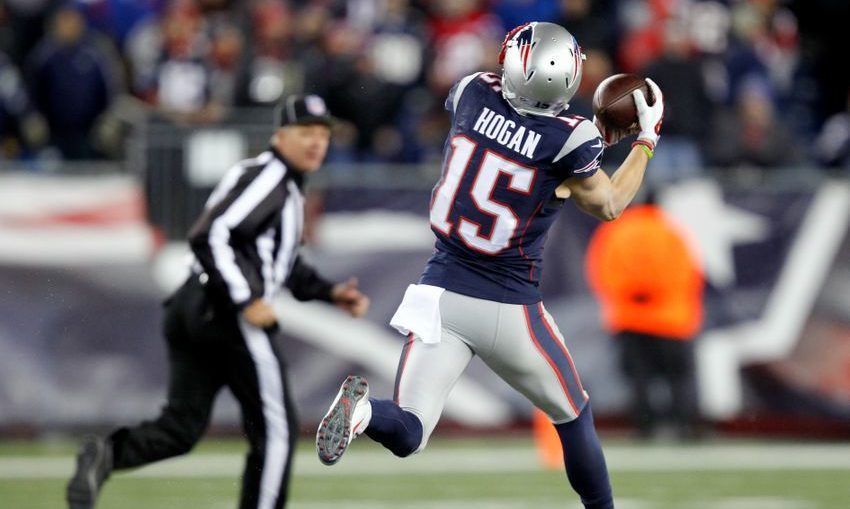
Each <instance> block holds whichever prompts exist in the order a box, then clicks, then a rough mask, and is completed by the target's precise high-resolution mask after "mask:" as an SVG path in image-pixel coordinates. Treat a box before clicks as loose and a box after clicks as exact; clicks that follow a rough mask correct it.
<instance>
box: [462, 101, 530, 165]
mask: <svg viewBox="0 0 850 509" xmlns="http://www.w3.org/2000/svg"><path fill="white" fill-rule="evenodd" d="M472 129H473V130H474V131H476V132H479V133H481V134H483V135H484V136H486V137H488V138H490V139H491V140H494V141H496V143H499V144H501V145H504V146H505V147H507V148H509V149H511V150H513V151H514V152H516V153H517V154H521V155H523V156H525V157H527V158H529V159H534V150H535V149H536V148H537V144H538V143H539V142H540V136H541V135H540V134H538V133H537V132H536V131H532V130H531V129H526V128H525V126H519V128H517V126H516V122H514V121H513V120H507V119H506V118H505V117H503V116H502V115H500V114H498V113H496V112H495V111H493V110H491V109H490V108H487V107H486V106H485V107H484V108H483V109H482V110H481V113H480V114H479V115H478V119H477V120H476V121H475V126H473V128H472Z"/></svg>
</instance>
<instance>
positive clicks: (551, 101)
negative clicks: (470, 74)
mask: <svg viewBox="0 0 850 509" xmlns="http://www.w3.org/2000/svg"><path fill="white" fill-rule="evenodd" d="M583 61H584V54H582V52H581V48H580V47H579V45H578V42H576V39H575V37H573V36H572V34H570V33H569V32H568V31H567V30H566V29H565V28H564V27H562V26H560V25H556V24H554V23H544V22H533V23H527V24H525V25H522V26H519V27H517V28H515V29H514V30H512V31H511V32H510V33H508V35H507V37H505V42H504V43H503V46H502V53H501V54H500V63H501V64H502V96H504V98H505V100H507V101H508V103H510V105H511V106H513V108H514V109H515V110H517V111H519V112H520V113H531V114H534V115H546V116H550V117H554V116H556V115H558V114H559V113H561V112H562V111H564V110H565V109H566V108H567V103H569V101H570V99H572V98H573V95H575V93H576V91H577V90H578V86H579V83H581V71H582V67H583V65H584V63H583Z"/></svg>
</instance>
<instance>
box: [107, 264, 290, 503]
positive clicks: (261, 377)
mask: <svg viewBox="0 0 850 509" xmlns="http://www.w3.org/2000/svg"><path fill="white" fill-rule="evenodd" d="M164 329H165V337H166V339H167V342H168V360H169V369H170V372H169V387H168V402H167V404H166V405H165V407H164V408H163V409H162V412H161V414H160V415H159V417H157V418H156V419H154V420H152V421H146V422H143V423H142V424H140V425H138V426H136V427H132V428H121V429H119V430H117V431H115V432H114V433H113V434H112V436H111V439H112V443H113V467H114V469H116V470H120V469H126V468H133V467H138V466H142V465H146V464H148V463H152V462H155V461H158V460H162V459H165V458H171V457H173V456H178V455H181V454H184V453H186V452H188V451H190V450H191V449H192V447H194V445H195V444H196V443H197V442H198V440H199V439H200V438H201V435H203V433H204V431H205V430H206V428H207V425H208V424H209V419H210V413H211V410H212V406H213V402H214V400H215V397H216V395H217V394H218V391H219V390H220V389H221V388H222V387H225V386H226V387H228V388H229V389H230V390H231V392H232V393H233V395H234V396H235V397H236V399H237V400H238V401H239V405H240V407H241V410H242V425H243V429H244V431H245V435H246V436H247V437H248V441H249V443H250V449H249V452H248V457H247V461H246V464H245V470H244V473H243V477H242V495H241V500H240V503H239V507H240V509H279V508H282V507H284V506H285V505H286V497H287V486H288V484H289V474H290V464H291V460H292V452H293V450H294V448H295V441H296V438H297V430H298V427H297V424H296V417H295V412H294V408H293V404H292V398H291V397H290V394H289V388H288V385H287V381H286V370H285V367H284V363H283V355H282V354H281V352H280V349H279V347H278V345H277V343H276V341H275V335H276V331H274V330H263V329H260V328H257V327H254V326H252V325H249V324H248V323H247V322H245V321H244V320H243V319H241V318H240V317H239V315H238V314H237V313H236V311H228V312H216V311H214V310H213V306H212V305H210V303H209V301H208V298H207V296H206V294H205V292H204V288H203V286H201V284H200V283H199V282H198V281H197V278H196V277H192V278H190V279H189V281H187V282H186V284H184V285H183V286H182V287H181V288H180V289H179V290H178V291H177V292H176V293H175V294H174V296H173V297H172V298H171V299H170V300H169V302H168V303H167V304H166V311H165V324H164Z"/></svg>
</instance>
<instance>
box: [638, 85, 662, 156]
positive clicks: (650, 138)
mask: <svg viewBox="0 0 850 509" xmlns="http://www.w3.org/2000/svg"><path fill="white" fill-rule="evenodd" d="M646 84H647V86H649V89H650V90H651V91H652V95H653V97H654V98H655V102H653V103H652V106H650V105H648V104H647V103H646V97H644V96H643V92H642V91H640V90H635V91H634V92H632V96H633V97H634V98H635V105H636V106H637V114H638V124H640V133H638V138H637V139H638V141H644V142H647V143H648V144H650V147H649V149H650V150H655V146H656V145H658V138H660V136H661V122H662V121H663V120H664V95H663V94H662V93H661V89H660V88H658V85H656V84H655V82H654V81H652V80H651V79H649V78H647V79H646Z"/></svg>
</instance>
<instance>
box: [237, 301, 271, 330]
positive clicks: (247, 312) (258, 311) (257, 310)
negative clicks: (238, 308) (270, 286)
mask: <svg viewBox="0 0 850 509" xmlns="http://www.w3.org/2000/svg"><path fill="white" fill-rule="evenodd" d="M242 317H243V318H245V321H247V322H248V323H250V324H251V325H253V326H255V327H259V328H261V329H267V328H269V327H272V326H274V325H275V324H276V323H277V316H276V315H275V314H274V310H273V309H272V307H271V306H270V305H269V303H268V302H266V301H264V300H263V299H254V300H252V301H251V302H250V303H249V304H248V305H247V306H245V309H243V310H242Z"/></svg>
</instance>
